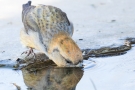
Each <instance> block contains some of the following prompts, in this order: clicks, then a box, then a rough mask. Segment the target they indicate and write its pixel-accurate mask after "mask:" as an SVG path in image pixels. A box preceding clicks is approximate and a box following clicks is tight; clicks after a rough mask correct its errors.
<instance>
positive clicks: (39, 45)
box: [20, 1, 83, 67]
mask: <svg viewBox="0 0 135 90" xmlns="http://www.w3.org/2000/svg"><path fill="white" fill-rule="evenodd" d="M31 3H32V2H31V1H28V2H27V3H26V4H23V5H22V23H23V26H24V27H23V28H22V29H21V31H20V41H21V43H22V44H23V45H24V46H26V47H29V48H30V51H29V53H31V52H33V49H36V50H38V51H40V52H42V53H44V54H45V55H47V56H48V57H49V59H51V60H53V62H54V63H56V64H57V65H58V66H62V67H64V66H67V65H77V64H78V63H80V62H82V60H83V56H82V52H81V50H80V48H79V46H78V45H77V44H76V43H75V41H74V40H73V39H72V35H73V32H74V27H73V23H72V22H71V21H69V19H68V17H67V15H66V13H65V12H63V11H62V10H61V9H59V8H57V7H54V6H51V5H43V4H39V5H37V6H34V5H31Z"/></svg>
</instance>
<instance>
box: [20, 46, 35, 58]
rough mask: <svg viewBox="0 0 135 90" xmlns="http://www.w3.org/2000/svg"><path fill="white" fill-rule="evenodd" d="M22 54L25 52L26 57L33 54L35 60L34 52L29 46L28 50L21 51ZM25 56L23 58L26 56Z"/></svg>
mask: <svg viewBox="0 0 135 90" xmlns="http://www.w3.org/2000/svg"><path fill="white" fill-rule="evenodd" d="M22 54H27V55H26V57H28V56H30V55H33V58H34V60H35V58H36V54H35V53H34V51H33V48H30V49H29V50H27V51H25V52H23V53H22ZM22 54H21V55H22ZM26 57H25V58H26Z"/></svg>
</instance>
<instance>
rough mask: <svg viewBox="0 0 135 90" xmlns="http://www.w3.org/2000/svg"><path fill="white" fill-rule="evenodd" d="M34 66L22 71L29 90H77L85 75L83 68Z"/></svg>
mask: <svg viewBox="0 0 135 90" xmlns="http://www.w3.org/2000/svg"><path fill="white" fill-rule="evenodd" d="M44 65H45V63H42V64H41V63H40V65H37V64H33V65H29V66H27V67H25V68H23V69H22V74H23V79H24V83H25V84H26V86H27V87H28V90H75V87H76V85H77V83H78V82H79V81H80V79H81V78H82V75H83V70H82V68H81V67H57V66H53V65H52V66H48V67H44V68H41V67H42V66H44Z"/></svg>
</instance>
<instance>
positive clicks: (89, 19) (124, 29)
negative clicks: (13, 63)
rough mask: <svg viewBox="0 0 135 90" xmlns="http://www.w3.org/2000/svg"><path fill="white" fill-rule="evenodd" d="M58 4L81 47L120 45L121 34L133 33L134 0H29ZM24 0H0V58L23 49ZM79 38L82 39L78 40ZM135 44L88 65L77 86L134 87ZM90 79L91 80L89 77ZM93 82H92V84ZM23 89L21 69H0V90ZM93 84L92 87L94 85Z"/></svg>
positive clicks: (85, 88)
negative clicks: (127, 49)
mask: <svg viewBox="0 0 135 90" xmlns="http://www.w3.org/2000/svg"><path fill="white" fill-rule="evenodd" d="M32 1H33V3H32V4H34V5H36V4H47V5H48V4H49V5H53V6H56V7H59V8H61V9H62V10H63V11H65V12H66V13H67V15H68V18H69V19H70V20H71V21H72V22H73V23H74V31H75V32H74V35H73V39H74V40H75V41H76V43H77V44H78V45H79V47H80V48H81V49H85V48H92V49H93V48H99V47H101V46H110V45H121V44H123V42H124V41H123V40H120V39H123V38H126V37H135V7H134V5H135V1H134V0H130V1H129V0H32ZM26 2H27V0H21V1H20V0H0V3H1V5H0V60H5V59H11V60H16V58H17V57H18V56H19V55H20V54H21V53H22V52H23V51H24V50H26V49H25V48H23V47H22V46H21V44H20V41H19V32H20V28H21V27H23V25H22V22H21V10H22V4H23V3H26ZM79 39H83V40H82V41H80V40H79ZM134 53H135V47H133V48H132V50H130V51H128V53H127V54H125V55H121V56H114V57H106V58H91V59H92V60H94V61H96V64H94V65H95V66H93V67H91V65H92V64H93V63H90V64H88V65H87V67H89V68H86V69H85V70H84V71H85V72H84V75H83V77H82V79H81V81H80V82H79V83H78V85H77V89H76V90H135V65H134V63H135V55H134ZM91 80H92V81H91ZM92 82H93V84H92ZM11 83H17V84H18V85H19V86H21V88H22V90H26V86H25V84H24V83H23V78H22V74H21V71H13V70H11V69H2V68H1V69H0V90H15V89H16V87H14V86H13V85H12V84H11ZM93 85H95V88H96V89H94V88H93Z"/></svg>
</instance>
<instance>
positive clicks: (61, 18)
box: [22, 4, 73, 45]
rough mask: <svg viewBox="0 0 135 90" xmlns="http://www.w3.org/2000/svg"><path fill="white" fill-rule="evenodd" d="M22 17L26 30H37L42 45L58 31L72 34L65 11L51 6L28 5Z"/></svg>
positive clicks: (70, 24) (71, 26) (71, 27)
mask: <svg viewBox="0 0 135 90" xmlns="http://www.w3.org/2000/svg"><path fill="white" fill-rule="evenodd" d="M28 5H29V4H28ZM22 19H23V23H24V27H25V30H26V32H27V33H28V32H29V31H34V32H38V33H39V37H40V40H41V42H42V43H43V44H44V45H46V44H47V42H48V41H49V40H50V39H52V38H53V36H54V35H55V34H57V33H59V32H65V33H67V35H69V36H72V34H73V25H72V23H70V22H69V20H68V18H67V15H66V13H64V12H63V11H62V10H60V9H59V8H56V7H53V6H47V5H38V6H31V5H29V6H28V7H26V8H25V9H24V10H23V13H22Z"/></svg>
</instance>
